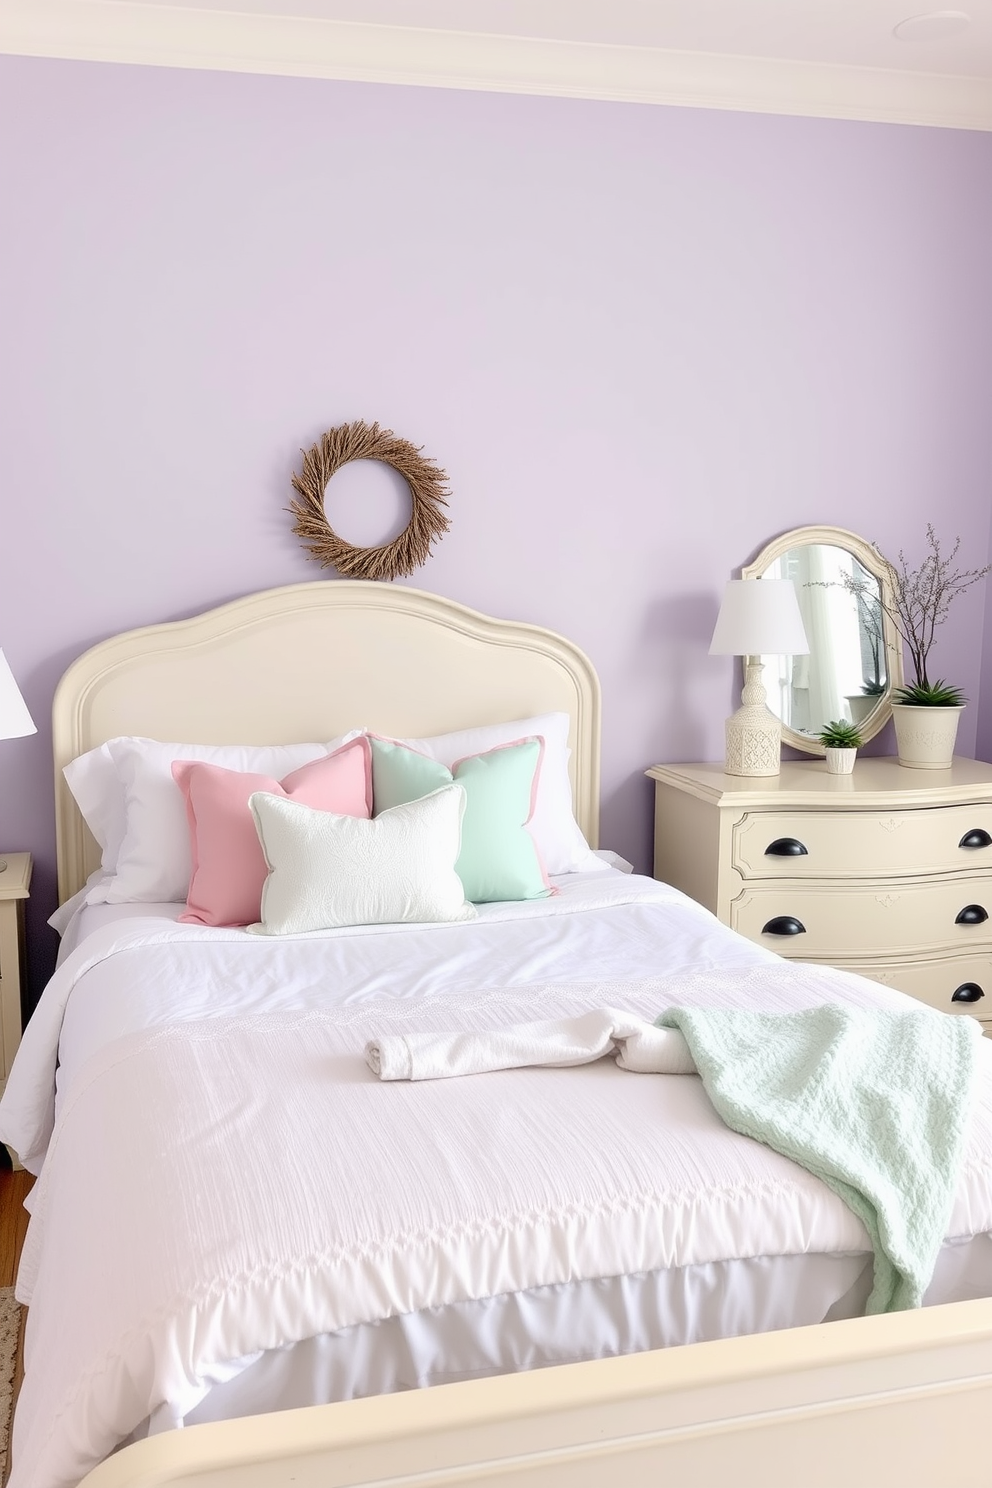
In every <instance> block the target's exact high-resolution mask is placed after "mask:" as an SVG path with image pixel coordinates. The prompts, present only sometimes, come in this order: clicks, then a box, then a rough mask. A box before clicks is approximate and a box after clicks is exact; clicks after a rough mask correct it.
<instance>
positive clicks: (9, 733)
mask: <svg viewBox="0 0 992 1488" xmlns="http://www.w3.org/2000/svg"><path fill="white" fill-rule="evenodd" d="M37 732H38V730H37V729H36V728H35V725H34V719H33V718H32V717H31V714H30V713H29V712H28V710H27V705H26V704H25V702H24V699H23V698H22V697H21V693H20V689H19V688H18V686H17V683H16V682H15V681H14V674H13V673H12V671H11V670H10V667H9V666H8V665H7V658H6V657H5V656H4V654H3V652H2V651H0V739H22V738H23V737H24V735H25V734H36V733H37Z"/></svg>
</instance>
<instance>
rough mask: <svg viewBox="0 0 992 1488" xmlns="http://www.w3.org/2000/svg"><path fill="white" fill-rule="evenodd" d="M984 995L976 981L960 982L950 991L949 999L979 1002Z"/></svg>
mask: <svg viewBox="0 0 992 1488" xmlns="http://www.w3.org/2000/svg"><path fill="white" fill-rule="evenodd" d="M984 996H985V993H984V992H983V991H982V989H981V987H980V986H979V985H978V983H977V982H962V983H961V985H960V987H957V988H956V989H955V990H954V991H953V992H952V993H951V1001H952V1002H979V1001H980V1000H981V999H982V998H983V997H984Z"/></svg>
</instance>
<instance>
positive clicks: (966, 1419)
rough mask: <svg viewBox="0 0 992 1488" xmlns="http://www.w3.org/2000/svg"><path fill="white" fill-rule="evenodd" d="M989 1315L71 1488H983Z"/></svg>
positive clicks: (920, 1319)
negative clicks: (408, 1487)
mask: <svg viewBox="0 0 992 1488" xmlns="http://www.w3.org/2000/svg"><path fill="white" fill-rule="evenodd" d="M989 1420H992V1299H990V1300H983V1301H977V1302H960V1303H954V1304H952V1305H949V1306H942V1307H932V1308H924V1309H922V1310H921V1311H918V1312H912V1313H898V1314H894V1315H891V1316H887V1317H874V1318H856V1319H852V1320H850V1321H845V1322H838V1323H829V1324H821V1325H820V1326H819V1327H812V1328H797V1329H791V1330H788V1331H785V1332H780V1333H767V1334H762V1335H759V1336H756V1337H748V1338H733V1339H727V1340H724V1341H721V1342H716V1343H702V1344H694V1345H690V1346H689V1347H685V1348H673V1349H666V1350H662V1351H658V1352H654V1353H645V1354H636V1355H632V1356H630V1357H627V1358H622V1359H606V1360H602V1361H598V1362H596V1363H590V1364H568V1365H560V1366H557V1367H555V1368H551V1369H544V1370H539V1371H535V1372H534V1373H529V1374H517V1375H508V1376H499V1377H497V1378H492V1379H486V1380H476V1381H472V1382H470V1383H466V1384H455V1385H443V1386H437V1387H435V1388H433V1389H429V1390H416V1391H411V1392H409V1393H404V1394H398V1395H386V1396H378V1397H376V1398H374V1399H369V1400H356V1401H351V1402H348V1403H344V1404H340V1405H327V1406H315V1407H312V1408H310V1409H307V1410H295V1411H284V1412H280V1413H276V1414H273V1415H269V1416H253V1417H250V1418H248V1419H245V1420H240V1421H229V1422H224V1423H222V1424H219V1425H211V1426H194V1427H192V1428H191V1429H190V1430H188V1431H173V1432H167V1433H165V1434H163V1435H161V1436H156V1437H153V1438H151V1439H149V1440H147V1441H144V1442H140V1443H137V1444H136V1445H134V1446H131V1447H128V1448H126V1449H125V1450H124V1451H122V1452H120V1453H118V1454H116V1455H115V1456H113V1457H111V1458H109V1459H108V1460H107V1461H106V1462H105V1463H103V1464H102V1465H101V1466H100V1467H98V1468H96V1469H94V1471H93V1472H92V1473H90V1474H89V1475H88V1476H87V1478H86V1479H85V1480H84V1485H83V1488H160V1485H165V1484H177V1485H178V1484H182V1485H183V1488H277V1485H278V1488H284V1485H287V1484H290V1483H292V1484H293V1485H294V1488H345V1485H348V1488H355V1485H359V1484H361V1485H366V1488H371V1485H377V1488H387V1485H389V1488H399V1485H400V1484H404V1485H411V1488H412V1485H414V1484H415V1485H417V1488H441V1485H458V1488H470V1485H476V1484H477V1485H480V1488H481V1485H483V1484H485V1485H487V1488H499V1485H503V1484H505V1485H508V1488H601V1485H603V1488H658V1485H669V1488H722V1485H731V1484H732V1485H734V1488H869V1485H870V1488H876V1485H877V1488H936V1485H938V1484H949V1485H953V1488H971V1485H975V1488H979V1485H980V1488H987V1485H988V1484H989V1482H990V1481H992V1465H990V1461H989V1447H988V1422H989Z"/></svg>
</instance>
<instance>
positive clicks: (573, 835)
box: [395, 713, 603, 874]
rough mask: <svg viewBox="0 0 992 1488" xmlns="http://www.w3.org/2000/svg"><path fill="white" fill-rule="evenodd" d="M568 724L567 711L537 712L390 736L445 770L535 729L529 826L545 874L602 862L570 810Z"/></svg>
mask: <svg viewBox="0 0 992 1488" xmlns="http://www.w3.org/2000/svg"><path fill="white" fill-rule="evenodd" d="M568 726H569V717H568V714H567V713H542V714H540V715H539V716H538V717H536V718H519V719H516V720H515V721H513V722H511V723H493V724H485V725H483V726H482V727H481V728H470V729H460V730H458V731H457V732H456V733H452V734H437V735H435V736H434V737H433V738H430V739H396V741H395V742H396V743H397V744H406V745H407V746H408V748H410V749H419V751H420V753H421V754H426V755H429V757H430V758H431V759H434V760H439V761H440V763H441V764H442V765H447V767H448V769H449V770H450V769H451V768H452V766H453V765H455V764H457V763H458V761H459V760H462V759H465V758H466V756H467V755H470V754H485V753H486V752H487V751H488V750H490V749H497V748H498V747H499V746H500V745H502V744H515V743H516V742H517V741H518V740H519V739H526V738H532V737H533V736H534V735H535V734H539V735H540V736H541V738H542V739H543V740H544V757H543V759H542V762H541V773H540V776H539V778H538V785H537V800H536V802H535V805H534V814H533V816H532V817H531V819H530V822H529V823H528V827H529V830H530V832H531V835H532V836H533V838H534V841H535V843H536V844H537V850H538V852H539V853H540V855H541V859H542V861H543V863H544V866H545V869H546V870H547V872H548V873H549V874H556V873H592V872H596V871H598V870H601V869H602V867H603V865H602V863H601V862H600V860H599V859H598V858H597V857H596V855H595V853H594V852H593V851H592V849H591V848H590V846H589V844H588V842H587V841H586V839H585V837H583V835H582V831H581V829H580V827H579V824H578V822H577V821H576V820H575V816H574V814H573V811H572V782H571V780H570V779H569V775H568V760H569V755H570V753H571V751H570V749H569V747H568Z"/></svg>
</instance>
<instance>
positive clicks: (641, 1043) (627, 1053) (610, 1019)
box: [365, 1008, 696, 1080]
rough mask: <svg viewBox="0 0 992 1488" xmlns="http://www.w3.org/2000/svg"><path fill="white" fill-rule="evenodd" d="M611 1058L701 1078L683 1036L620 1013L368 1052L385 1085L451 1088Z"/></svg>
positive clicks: (399, 1036) (396, 1040)
mask: <svg viewBox="0 0 992 1488" xmlns="http://www.w3.org/2000/svg"><path fill="white" fill-rule="evenodd" d="M607 1054H615V1055H616V1056H617V1064H618V1065H619V1067H620V1068H621V1069H625V1070H632V1071H634V1072H635V1073H638V1074H658V1075H694V1074H695V1073H696V1066H695V1064H694V1063H693V1060H692V1055H691V1054H690V1053H689V1046H688V1044H687V1043H686V1041H685V1039H684V1038H683V1036H682V1034H681V1033H680V1032H679V1031H678V1029H677V1028H656V1027H655V1026H654V1024H653V1023H647V1022H645V1020H644V1019H643V1018H637V1017H634V1015H633V1014H632V1013H622V1012H618V1011H617V1010H616V1009H615V1008H597V1009H596V1011H595V1012H591V1013H583V1014H582V1015H581V1017H578V1018H556V1019H548V1020H544V1021H542V1022H538V1023H515V1024H511V1025H510V1026H509V1027H507V1028H494V1029H491V1030H486V1031H485V1032H482V1033H392V1034H385V1035H384V1036H383V1037H382V1038H378V1039H372V1040H371V1041H370V1042H369V1043H367V1044H366V1045H365V1059H366V1061H367V1063H368V1065H369V1068H370V1069H371V1070H372V1072H373V1073H374V1074H376V1075H378V1076H379V1079H380V1080H444V1079H449V1078H450V1077H451V1076H453V1075H478V1074H485V1073H487V1072H489V1071H491V1070H501V1069H520V1068H522V1067H523V1066H525V1065H561V1066H569V1065H576V1064H592V1063H593V1062H594V1061H595V1060H597V1059H602V1058H603V1057H604V1055H607Z"/></svg>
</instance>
